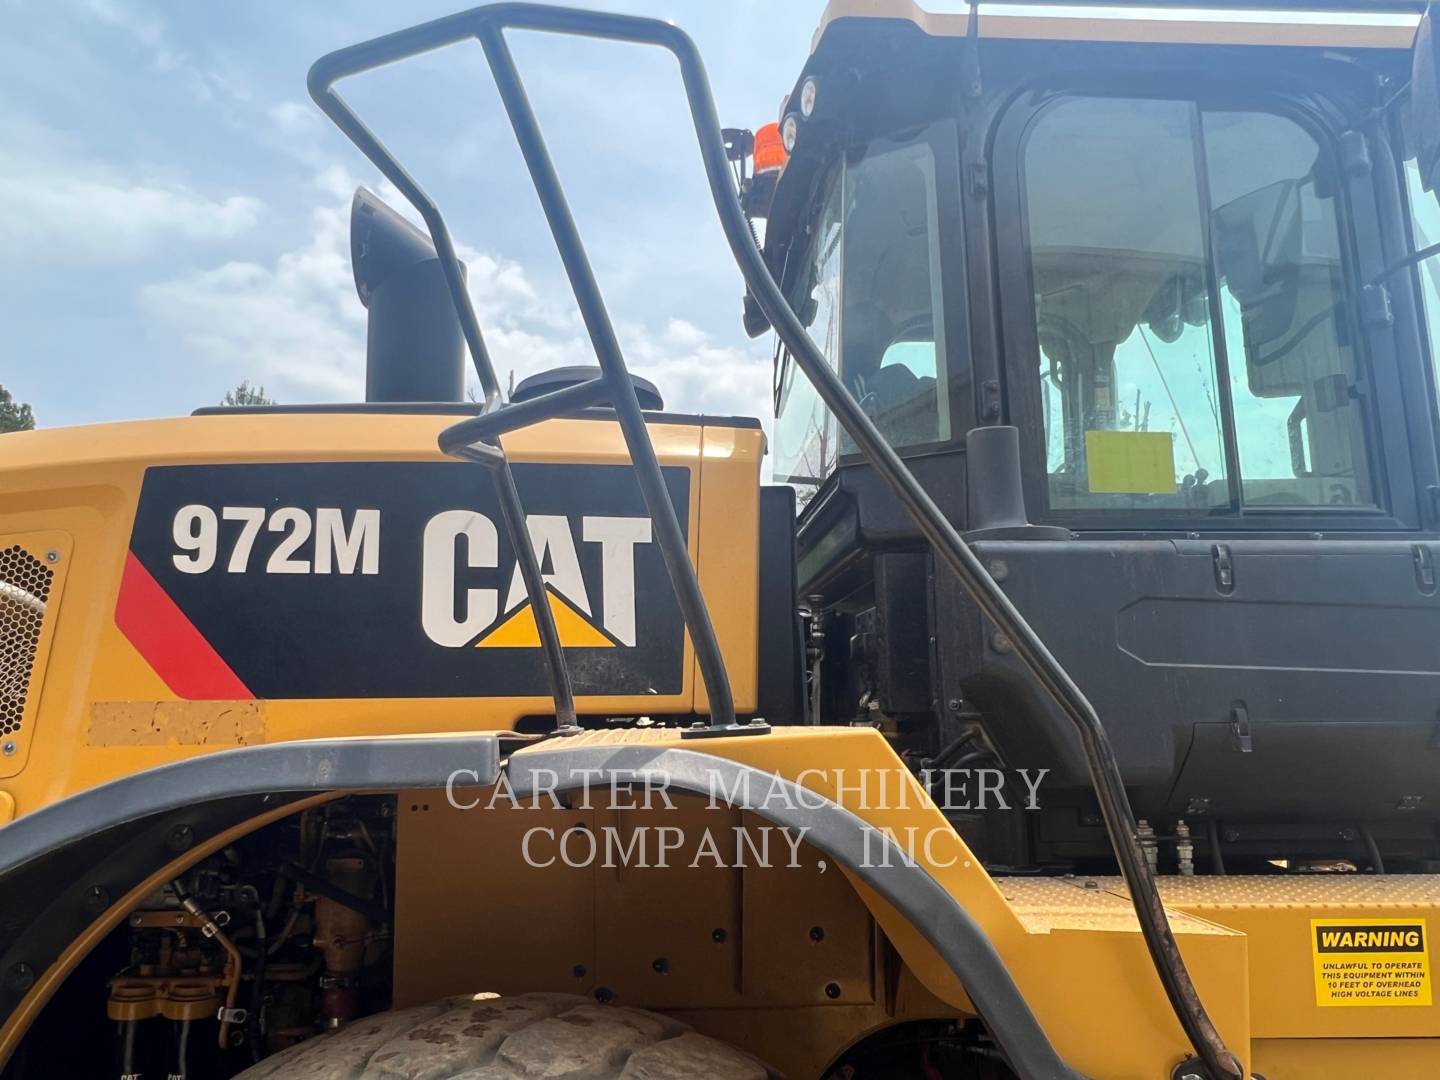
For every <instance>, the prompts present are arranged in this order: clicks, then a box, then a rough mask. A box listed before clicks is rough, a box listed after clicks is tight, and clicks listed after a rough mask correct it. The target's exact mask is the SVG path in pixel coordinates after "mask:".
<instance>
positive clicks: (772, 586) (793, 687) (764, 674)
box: [756, 486, 805, 724]
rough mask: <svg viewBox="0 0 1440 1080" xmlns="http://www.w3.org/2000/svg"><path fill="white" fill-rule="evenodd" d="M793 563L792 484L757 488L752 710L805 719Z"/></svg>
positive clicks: (777, 720) (784, 719)
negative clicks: (757, 572)
mask: <svg viewBox="0 0 1440 1080" xmlns="http://www.w3.org/2000/svg"><path fill="white" fill-rule="evenodd" d="M796 577H797V575H796V565H795V489H794V488H792V487H784V486H775V487H762V488H761V489H760V606H759V611H760V630H759V637H760V656H759V658H758V677H759V684H760V685H759V701H758V702H757V706H758V707H757V710H756V714H757V715H759V716H763V717H764V718H765V719H766V720H769V721H770V722H771V723H772V724H803V723H804V722H805V673H804V656H805V645H804V640H803V638H802V628H801V625H800V609H799V604H798V595H799V592H798V590H799V584H798V582H797V580H796Z"/></svg>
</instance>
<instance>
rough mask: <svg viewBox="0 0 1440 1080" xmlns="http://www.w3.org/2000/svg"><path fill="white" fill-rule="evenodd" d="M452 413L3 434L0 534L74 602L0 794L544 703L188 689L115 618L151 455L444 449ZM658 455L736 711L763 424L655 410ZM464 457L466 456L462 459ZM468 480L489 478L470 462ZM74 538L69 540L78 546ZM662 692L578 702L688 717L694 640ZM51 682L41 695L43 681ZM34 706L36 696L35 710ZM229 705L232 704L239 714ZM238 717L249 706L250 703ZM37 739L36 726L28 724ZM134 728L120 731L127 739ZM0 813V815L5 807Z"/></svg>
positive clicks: (329, 458)
mask: <svg viewBox="0 0 1440 1080" xmlns="http://www.w3.org/2000/svg"><path fill="white" fill-rule="evenodd" d="M454 419H455V418H454V417H453V416H436V415H428V416H427V415H391V414H386V415H373V414H372V415H365V414H338V415H337V414H268V415H256V416H242V415H234V416H201V417H186V418H182V419H174V420H157V421H147V422H138V423H123V424H104V425H96V426H93V427H87V428H72V429H63V428H62V429H52V430H45V431H36V432H26V433H20V434H13V435H7V436H5V453H4V455H3V457H0V491H3V493H4V499H3V501H0V538H6V537H9V538H11V540H10V541H8V542H13V539H14V538H16V537H18V538H20V539H21V540H22V541H23V542H24V543H25V544H26V546H27V549H34V550H35V551H36V552H37V553H39V554H40V555H41V556H42V557H43V553H44V551H46V550H49V549H59V550H63V551H64V553H65V554H64V557H63V559H62V560H61V562H60V563H59V564H58V567H57V569H58V572H59V574H60V575H61V576H62V579H63V581H64V584H65V590H64V591H65V595H66V597H67V602H65V603H63V604H52V607H51V611H50V614H49V616H48V617H47V620H46V625H45V638H44V642H43V644H44V646H45V649H46V650H48V659H46V660H45V661H44V662H43V670H37V672H36V679H35V686H36V690H37V694H35V695H32V697H33V698H35V699H38V701H39V708H38V710H37V711H36V712H35V713H34V715H33V718H32V719H31V720H29V721H27V724H26V727H27V731H26V732H25V734H26V736H27V737H26V738H23V739H18V740H17V744H18V745H17V750H16V752H15V753H14V754H12V755H9V756H0V798H4V799H5V800H6V803H7V805H8V804H9V803H10V802H11V801H12V800H13V806H14V811H13V813H14V815H20V814H26V813H30V812H31V811H33V810H35V809H37V808H39V807H41V806H44V805H45V804H47V803H49V802H52V801H54V800H56V799H59V798H62V797H64V796H66V795H69V794H72V793H74V792H76V791H80V790H82V789H84V788H88V787H91V786H93V785H95V784H98V783H102V782H104V781H105V780H109V779H112V778H114V777H116V776H121V775H128V774H130V773H134V772H138V771H140V770H143V769H148V768H153V767H155V766H157V765H161V764H164V763H165V762H168V761H173V760H177V759H180V758H184V757H189V756H192V755H195V754H200V753H205V752H207V751H211V750H215V749H223V748H225V747H227V746H238V745H248V744H253V743H254V742H257V741H267V742H277V741H282V740H289V739H297V738H317V737H326V736H341V735H364V734H395V733H402V732H440V731H459V730H473V729H476V728H479V729H482V730H484V729H493V730H504V729H508V728H510V727H512V726H513V725H514V723H515V722H516V720H517V719H519V718H520V717H523V716H526V715H535V714H545V713H547V712H549V711H550V703H549V699H548V698H544V697H487V698H484V699H483V707H482V708H477V703H476V700H475V699H473V698H462V697H457V698H406V699H388V698H359V697H356V698H340V699H309V700H297V701H290V700H262V701H251V702H245V703H232V702H223V701H222V702H215V701H198V702H181V701H180V699H178V698H177V696H176V694H174V693H173V692H172V691H171V690H170V689H169V688H168V687H167V685H166V684H165V682H164V681H163V680H162V679H161V678H160V677H159V676H158V675H157V674H156V673H155V671H154V670H152V668H151V667H150V665H149V664H147V663H146V661H145V659H144V658H143V657H142V656H141V655H140V654H139V653H138V652H137V651H136V649H135V647H134V646H132V645H131V644H130V642H129V641H128V640H127V639H126V637H125V636H124V635H123V634H122V633H121V632H120V630H119V629H118V628H117V627H116V624H115V605H116V596H117V590H118V588H119V582H120V577H121V571H122V569H123V567H124V563H125V558H126V551H127V545H128V543H129V539H130V532H131V528H132V525H133V522H134V518H135V509H136V501H137V498H138V495H139V491H140V485H141V482H142V480H143V478H144V473H145V469H146V467H147V466H158V465H181V464H185V465H190V464H236V463H263V462H337V461H362V462H363V461H436V462H440V461H445V460H446V459H445V458H444V457H443V456H442V455H441V454H440V453H439V451H438V450H437V449H436V445H435V440H436V436H437V435H438V434H439V432H440V431H441V430H442V429H443V428H444V427H445V426H447V425H448V424H450V423H453V422H454ZM650 434H651V438H652V439H653V440H654V443H655V448H656V452H657V454H658V455H659V458H660V462H661V464H662V465H665V466H683V467H685V468H687V469H689V470H690V474H691V485H690V487H691V499H690V507H689V520H688V523H687V524H688V531H689V536H690V538H691V540H690V544H691V557H692V558H693V559H694V560H695V561H696V564H697V566H698V568H699V572H700V575H701V581H702V584H704V585H705V587H706V591H707V595H708V597H709V602H710V605H711V614H712V617H713V619H714V622H715V625H716V629H717V631H718V633H719V637H720V643H721V648H722V650H723V651H724V653H725V658H726V662H727V666H728V669H729V672H730V677H731V680H732V687H733V690H734V694H735V700H736V705H737V707H738V708H739V709H740V710H742V711H745V710H750V709H753V708H754V707H755V701H756V627H757V623H758V619H757V614H756V612H757V605H758V558H759V556H758V533H759V510H758V485H759V470H760V461H761V457H762V455H763V453H764V436H763V434H762V433H761V432H760V430H759V429H758V428H749V427H739V428H736V427H713V428H712V427H709V426H703V425H702V423H701V422H698V421H697V422H691V423H652V424H651V426H650ZM504 442H505V446H506V449H507V451H508V452H509V453H510V455H511V458H512V459H513V460H514V461H516V462H552V463H562V464H563V463H572V462H573V463H585V464H618V465H623V464H627V463H628V461H629V458H628V455H627V454H626V451H625V446H624V442H623V440H622V438H621V435H620V432H619V428H618V426H617V425H616V424H615V423H614V422H613V421H609V420H603V419H572V420H553V421H549V422H547V423H545V424H541V425H538V426H536V427H532V428H528V429H525V430H523V431H519V432H516V433H514V434H511V435H507V436H505V439H504ZM462 468H463V467H462ZM474 475H475V478H476V480H475V482H476V483H478V484H488V482H489V481H488V479H487V474H485V473H484V472H483V471H480V470H479V469H478V467H477V471H476V472H475V474H474ZM72 548H73V551H72ZM683 672H684V676H683V686H682V688H681V690H680V692H679V693H677V694H668V695H643V696H642V695H630V696H591V697H586V698H582V699H581V700H580V701H579V707H580V709H581V711H582V712H587V711H588V712H598V713H610V714H613V715H635V714H657V715H658V714H665V713H681V714H684V713H690V712H692V711H693V710H695V709H696V708H697V707H698V708H700V709H701V710H702V711H703V709H704V707H705V703H704V700H703V695H702V697H701V701H700V702H698V703H697V702H696V700H695V687H696V682H697V679H696V674H695V665H694V655H693V650H692V649H691V647H690V644H689V640H688V638H687V639H686V640H685V643H684V661H683ZM42 681H43V690H44V693H43V696H42V695H39V694H38V691H39V690H40V689H41V686H40V684H41V682H42ZM27 708H29V706H27ZM237 710H239V711H238V712H237ZM241 714H243V715H241ZM36 733H39V734H38V737H36V738H33V739H32V738H29V737H28V736H30V735H36ZM127 733H128V734H127ZM0 816H4V815H0Z"/></svg>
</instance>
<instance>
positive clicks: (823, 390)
mask: <svg viewBox="0 0 1440 1080" xmlns="http://www.w3.org/2000/svg"><path fill="white" fill-rule="evenodd" d="M653 38H654V40H656V41H658V42H659V43H661V44H664V45H666V46H667V47H668V48H669V49H670V50H671V51H672V52H673V53H674V54H675V56H676V58H677V59H678V60H679V62H680V71H681V75H682V77H683V78H684V81H685V90H686V94H687V96H688V97H689V100H690V109H691V114H692V116H693V118H694V121H695V135H696V138H697V140H698V142H699V144H700V156H701V159H702V160H703V162H704V165H705V175H706V178H707V179H708V180H709V183H710V194H711V197H712V198H713V199H714V201H715V209H716V210H717V211H718V213H719V215H720V224H721V227H722V228H723V229H724V231H725V238H726V240H727V241H728V242H729V244H730V250H731V252H732V253H733V254H734V256H735V261H736V262H737V263H738V264H739V266H740V272H741V275H742V276H743V277H744V279H745V284H746V286H747V287H748V288H749V290H750V293H751V295H752V296H754V298H755V301H756V303H757V304H758V305H759V307H760V310H761V311H762V312H763V313H764V314H765V317H766V318H767V319H769V320H770V325H771V326H772V327H774V328H775V332H776V334H778V335H779V337H780V340H781V341H783V342H784V343H785V347H786V348H787V349H789V350H790V355H791V357H792V358H793V359H794V360H795V362H796V363H798V364H799V365H800V369H801V370H802V371H804V372H805V375H806V376H807V377H808V378H809V379H810V382H811V384H812V385H813V386H814V387H815V390H816V392H817V393H818V394H819V395H820V397H821V399H822V400H823V401H824V402H825V404H826V405H827V406H828V407H829V408H830V411H831V412H832V413H834V414H835V417H836V419H837V420H838V421H839V422H840V424H841V426H842V427H844V429H845V431H846V432H847V433H848V434H849V436H850V437H851V438H852V439H854V440H855V443H856V445H857V446H859V448H860V450H861V452H863V453H864V455H865V457H866V459H867V460H868V461H869V462H870V464H871V465H872V466H873V467H874V468H875V471H876V472H877V473H879V474H880V476H881V477H882V478H883V479H884V481H885V483H886V485H887V486H888V487H889V488H890V490H891V492H892V493H893V494H894V495H895V497H896V499H898V500H899V501H900V503H901V505H903V506H904V507H905V509H906V510H907V511H909V513H910V516H911V517H912V518H913V519H914V521H915V524H916V525H917V526H919V528H920V531H921V532H922V533H924V535H925V537H926V539H928V540H929V541H930V543H931V545H932V546H933V547H934V548H935V551H936V553H937V554H938V555H939V556H940V557H941V559H943V560H944V561H945V563H946V564H947V565H948V566H949V567H950V568H951V569H952V570H953V571H954V572H955V575H956V576H957V577H958V578H959V579H960V582H961V584H962V585H963V586H964V587H965V591H966V592H967V593H968V594H969V596H970V597H971V599H972V600H974V601H975V603H976V604H977V605H978V606H979V608H980V610H981V611H983V612H984V613H985V615H986V617H987V618H989V619H990V621H991V622H993V623H994V624H995V625H996V626H997V627H998V628H999V629H1000V631H1001V632H1002V633H1004V634H1005V635H1006V636H1007V637H1008V638H1009V639H1010V641H1011V642H1012V644H1013V646H1014V649H1015V654H1016V655H1017V656H1018V657H1019V658H1020V659H1021V661H1022V662H1023V663H1024V664H1025V666H1026V668H1027V669H1029V671H1030V673H1031V674H1032V675H1033V676H1034V677H1035V678H1036V679H1037V680H1038V681H1039V682H1040V684H1041V685H1042V686H1043V687H1044V688H1045V690H1046V692H1047V693H1048V694H1049V695H1050V697H1051V699H1052V700H1053V701H1054V702H1055V704H1056V705H1058V706H1059V707H1060V709H1061V711H1063V712H1064V713H1065V715H1066V716H1067V717H1069V719H1070V720H1071V722H1072V723H1073V724H1074V725H1075V728H1076V730H1077V731H1078V732H1079V733H1080V738H1081V742H1082V743H1083V745H1084V748H1085V763H1086V766H1087V768H1088V770H1089V773H1090V781H1091V783H1092V784H1093V785H1094V788H1095V793H1096V796H1097V798H1098V800H1099V803H1100V811H1101V815H1102V817H1103V818H1104V821H1105V828H1106V832H1107V833H1108V834H1109V837H1110V843H1111V846H1112V847H1113V848H1114V851H1115V857H1116V860H1117V861H1118V862H1119V864H1120V872H1121V874H1122V875H1123V876H1124V878H1125V884H1126V886H1127V887H1128V889H1129V891H1130V898H1131V902H1132V903H1133V904H1134V905H1135V913H1136V916H1137V917H1138V919H1139V923H1140V931H1141V933H1142V934H1143V935H1144V938H1145V944H1146V946H1147V947H1148V948H1149V950H1150V956H1151V959H1152V960H1153V962H1154V965H1155V970H1156V972H1157V973H1158V974H1159V976H1160V981H1161V983H1162V984H1163V985H1164V987H1165V993H1166V995H1167V996H1168V997H1169V999H1170V1004H1171V1007H1172V1008H1173V1009H1174V1011H1175V1015H1176V1018H1177V1019H1178V1020H1179V1021H1180V1025H1181V1027H1182V1028H1183V1029H1184V1031H1185V1034H1186V1037H1187V1038H1188V1039H1189V1040H1190V1043H1191V1045H1192V1046H1193V1047H1194V1048H1195V1052H1196V1054H1197V1055H1199V1057H1200V1060H1201V1061H1202V1062H1203V1063H1204V1065H1205V1067H1206V1069H1207V1070H1208V1071H1209V1072H1210V1073H1211V1075H1212V1078H1214V1080H1219V1078H1221V1077H1235V1078H1241V1077H1243V1076H1244V1070H1243V1069H1242V1068H1241V1067H1240V1064H1239V1062H1238V1060H1237V1059H1236V1058H1235V1056H1234V1055H1233V1054H1232V1053H1231V1052H1230V1051H1229V1049H1228V1048H1227V1047H1226V1045H1225V1042H1224V1040H1223V1039H1222V1038H1221V1037H1220V1033H1219V1032H1218V1031H1217V1030H1216V1029H1215V1025H1214V1022H1213V1021H1212V1020H1211V1019H1210V1016H1209V1014H1208V1013H1207V1012H1206V1011H1205V1006H1204V1003H1203V1002H1202V1001H1201V1000H1200V995H1199V993H1198V992H1197V991H1196V989H1195V984H1194V981H1193V980H1192V979H1191V978H1190V972H1189V970H1188V969H1187V968H1186V966H1185V960H1184V957H1182V956H1181V955H1180V948H1179V945H1178V944H1177V943H1176V941H1175V934H1174V931H1172V930H1171V928H1170V921H1169V918H1168V917H1167V916H1166V913H1165V906H1164V904H1163V903H1162V902H1161V900H1160V892H1159V889H1158V888H1157V886H1156V883H1155V876H1154V873H1153V872H1152V871H1151V869H1150V865H1149V863H1148V861H1147V860H1146V858H1145V854H1144V852H1143V850H1142V849H1141V846H1140V843H1139V839H1138V838H1137V836H1136V834H1135V817H1134V813H1133V812H1132V810H1131V808H1130V800H1129V797H1128V796H1127V795H1126V793H1125V785H1124V781H1123V779H1122V777H1121V775H1120V766H1119V764H1118V763H1117V762H1116V760H1115V754H1114V751H1113V749H1112V748H1111V746H1110V740H1109V738H1108V737H1107V736H1106V734H1105V729H1104V727H1103V726H1102V725H1101V723H1100V718H1099V716H1098V715H1097V714H1096V712H1095V708H1094V706H1093V705H1091V704H1090V702H1089V700H1088V699H1087V698H1086V697H1085V695H1084V693H1083V692H1082V691H1081V690H1080V688H1079V687H1078V686H1077V685H1076V684H1075V682H1074V680H1073V679H1071V678H1070V675H1069V673H1068V672H1066V671H1065V669H1064V668H1063V667H1062V666H1061V665H1060V663H1059V661H1057V660H1056V659H1055V657H1054V656H1053V655H1052V654H1051V653H1050V650H1049V649H1047V648H1046V647H1045V643H1044V642H1043V641H1041V640H1040V637H1039V635H1037V634H1036V633H1035V631H1034V629H1033V628H1031V626H1030V625H1029V624H1028V623H1027V622H1026V621H1025V619H1024V617H1023V616H1022V615H1021V614H1020V612H1019V610H1018V609H1016V607H1015V605H1014V604H1013V603H1011V601H1010V598H1009V597H1008V596H1006V595H1005V593H1004V591H1003V590H1002V589H1001V588H1000V586H999V585H997V584H996V582H995V579H994V578H992V577H991V576H990V574H989V573H988V572H987V571H986V570H985V567H984V566H983V565H982V564H981V562H980V560H979V559H978V558H977V557H976V555H975V553H974V552H973V551H971V550H970V546H969V545H968V544H967V543H966V542H965V540H964V538H963V537H961V535H960V534H959V532H957V531H956V529H955V526H954V525H952V524H951V523H950V521H949V520H948V519H947V518H946V517H945V515H944V514H943V513H942V512H941V511H940V508H939V507H938V506H936V505H935V502H934V500H932V499H931V498H930V496H929V494H927V493H926V491H925V489H924V488H923V487H921V485H920V483H919V481H917V480H916V479H915V476H914V474H913V473H911V472H910V471H909V469H907V468H906V467H905V464H904V462H902V461H901V459H900V456H899V455H898V454H897V453H896V452H895V450H894V448H892V447H891V446H890V444H889V443H888V442H886V441H885V437H884V436H883V435H881V434H880V431H879V429H878V428H877V427H876V426H875V424H874V423H873V422H872V421H871V420H870V418H869V417H868V416H866V415H865V412H864V410H862V409H861V408H860V406H859V404H858V403H857V402H856V401H855V399H854V397H852V396H851V394H850V393H849V391H848V390H846V389H845V385H844V384H843V383H842V382H841V381H840V379H839V377H838V376H837V375H836V374H835V372H834V371H832V370H831V368H830V366H829V364H828V363H826V360H825V357H824V355H823V354H822V353H821V352H820V350H819V349H818V348H817V347H816V345H815V343H814V342H813V341H812V340H811V339H810V335H809V334H808V333H807V332H806V330H805V327H804V326H803V325H801V322H800V319H799V317H798V316H797V315H796V314H795V311H794V309H792V308H791V307H790V304H789V302H788V301H787V300H786V299H785V296H784V294H783V293H782V292H781V291H780V286H779V285H777V284H776V282H775V279H774V277H773V276H772V275H771V273H770V268H769V267H768V266H767V265H766V264H765V257H764V255H762V254H761V252H760V249H759V248H758V247H756V245H755V241H754V238H753V237H752V236H751V235H750V230H749V228H748V227H747V225H746V223H745V215H744V213H743V211H742V210H741V208H740V202H739V199H738V198H737V196H736V194H735V189H734V185H733V184H732V182H731V180H730V176H729V172H728V170H727V168H726V158H725V146H724V142H723V140H722V139H721V136H720V122H719V117H718V116H717V115H716V113H715V103H714V100H713V99H712V98H711V95H710V86H709V82H708V80H707V78H706V75H705V69H704V66H703V64H702V62H701V60H700V56H699V53H698V52H697V51H696V49H695V46H694V44H693V43H692V42H691V41H690V39H689V38H688V37H687V36H686V35H685V34H684V32H683V31H681V30H679V29H678V28H676V27H673V26H669V25H666V24H656V26H655V29H654V30H653Z"/></svg>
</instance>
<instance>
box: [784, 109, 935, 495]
mask: <svg viewBox="0 0 1440 1080" xmlns="http://www.w3.org/2000/svg"><path fill="white" fill-rule="evenodd" d="M938 219H939V205H938V195H937V191H936V178H935V156H934V152H933V151H932V149H931V146H930V143H929V141H928V136H927V135H926V134H925V133H921V134H920V135H919V136H914V135H912V136H911V137H909V138H906V139H888V138H887V139H879V140H875V141H872V142H870V143H868V144H866V145H865V146H863V147H861V148H858V149H856V150H852V151H851V152H850V153H848V154H847V155H846V156H845V160H844V161H843V162H841V163H839V166H838V167H837V169H836V172H835V175H834V176H833V177H832V178H831V180H830V185H829V188H828V190H827V192H826V195H825V198H824V201H823V203H822V206H821V210H820V212H819V214H818V215H817V217H816V219H815V223H814V225H813V226H812V227H811V230H810V236H809V240H808V243H807V246H806V255H805V271H804V272H803V273H802V274H800V275H799V278H798V282H797V284H796V286H795V287H794V288H793V291H792V298H791V302H792V304H793V305H794V307H795V310H796V313H797V314H798V315H799V316H800V319H801V321H802V322H803V323H804V324H805V327H806V329H807V331H808V332H809V334H810V338H811V340H812V341H814V342H815V344H816V346H817V347H818V348H819V349H820V350H821V352H823V353H824V354H825V358H826V360H827V361H828V362H829V364H830V365H831V367H832V368H834V369H835V371H836V372H837V373H838V374H839V376H840V378H841V381H842V382H844V384H845V386H846V388H847V389H848V390H849V391H850V393H851V394H853V395H854V397H855V399H856V400H857V401H858V402H859V403H860V405H861V407H862V408H863V409H864V410H865V412H866V413H867V415H869V416H870V418H871V419H872V420H874V422H875V425H876V426H877V427H878V428H879V429H880V433H881V434H882V435H884V436H885V438H886V439H887V440H888V441H889V442H890V444H891V445H892V446H895V447H896V448H899V449H904V448H907V447H913V446H920V445H924V444H927V443H934V442H937V441H940V440H945V439H949V438H950V434H951V429H950V413H949V407H948V406H949V401H948V394H947V392H946V391H947V386H948V372H947V370H946V349H945V319H944V310H943V306H942V299H941V298H942V293H941V277H940V236H939V224H938ZM775 409H776V420H775V475H776V478H777V479H779V480H781V481H784V482H786V483H790V484H793V485H794V486H796V487H797V489H799V491H800V497H801V499H802V501H803V500H804V499H805V497H806V495H807V493H813V492H814V490H815V488H816V487H818V486H819V484H820V483H822V482H823V481H824V479H825V477H826V476H827V475H829V473H830V472H831V471H832V470H833V469H834V467H835V463H836V459H837V455H838V454H849V453H855V452H856V450H857V448H856V447H855V446H854V445H853V443H851V441H850V439H849V438H848V436H845V435H844V434H843V433H838V432H837V425H836V424H835V421H834V418H833V417H832V416H831V415H830V413H829V411H828V410H827V409H826V408H825V407H824V405H823V404H822V403H821V402H820V399H819V397H818V396H817V395H816V394H815V391H814V390H813V389H812V388H811V386H810V384H809V381H808V380H807V379H806V378H805V376H804V375H803V374H801V373H800V372H799V370H798V369H797V367H796V365H795V364H794V363H793V362H792V361H791V360H790V359H789V357H787V356H785V355H783V354H782V355H781V357H780V359H779V363H778V364H777V378H776V386H775Z"/></svg>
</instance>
